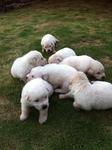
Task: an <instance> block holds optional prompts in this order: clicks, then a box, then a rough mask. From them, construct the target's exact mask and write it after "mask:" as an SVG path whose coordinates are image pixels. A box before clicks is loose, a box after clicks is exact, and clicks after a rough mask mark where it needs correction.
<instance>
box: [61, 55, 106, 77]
mask: <svg viewBox="0 0 112 150" xmlns="http://www.w3.org/2000/svg"><path fill="white" fill-rule="evenodd" d="M60 64H66V65H69V66H72V67H74V68H75V69H77V70H78V71H82V72H84V73H87V74H88V75H91V76H93V77H95V78H96V79H102V78H104V77H105V73H104V66H103V65H102V64H101V63H100V62H99V61H97V60H95V59H93V58H91V57H90V56H87V55H82V56H70V57H68V58H65V59H64V60H63V61H62V62H61V63H60Z"/></svg>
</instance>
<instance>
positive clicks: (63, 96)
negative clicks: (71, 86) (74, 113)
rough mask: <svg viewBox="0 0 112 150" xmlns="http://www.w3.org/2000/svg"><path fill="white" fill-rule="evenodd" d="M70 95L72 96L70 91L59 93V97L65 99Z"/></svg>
mask: <svg viewBox="0 0 112 150" xmlns="http://www.w3.org/2000/svg"><path fill="white" fill-rule="evenodd" d="M68 97H72V96H71V92H68V93H66V94H60V95H59V99H65V98H68Z"/></svg>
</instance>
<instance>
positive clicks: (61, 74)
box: [27, 64, 77, 93]
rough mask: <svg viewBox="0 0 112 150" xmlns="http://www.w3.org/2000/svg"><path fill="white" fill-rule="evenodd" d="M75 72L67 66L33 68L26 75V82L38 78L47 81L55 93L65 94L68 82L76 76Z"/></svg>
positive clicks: (52, 65)
mask: <svg viewBox="0 0 112 150" xmlns="http://www.w3.org/2000/svg"><path fill="white" fill-rule="evenodd" d="M76 73H77V71H76V70H75V69H74V68H73V67H70V66H67V65H58V64H47V65H45V66H43V67H35V68H33V69H32V70H31V72H30V73H29V74H28V75H27V79H28V80H32V79H34V78H37V77H40V78H43V79H44V80H47V81H48V82H49V83H51V84H52V85H53V87H54V88H59V89H56V90H55V92H59V93H66V92H67V91H68V85H69V82H70V80H71V79H72V78H73V77H74V76H75V75H76Z"/></svg>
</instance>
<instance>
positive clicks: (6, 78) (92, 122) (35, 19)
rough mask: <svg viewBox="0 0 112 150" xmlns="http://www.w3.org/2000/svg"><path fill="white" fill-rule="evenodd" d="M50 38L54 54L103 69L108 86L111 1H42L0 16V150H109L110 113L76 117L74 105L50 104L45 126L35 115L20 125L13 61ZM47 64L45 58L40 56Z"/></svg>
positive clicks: (18, 86)
mask: <svg viewBox="0 0 112 150" xmlns="http://www.w3.org/2000/svg"><path fill="white" fill-rule="evenodd" d="M46 33H51V34H53V35H55V36H56V37H57V38H58V39H59V40H60V42H59V46H58V49H60V48H63V47H71V48H73V49H74V50H75V51H76V53H77V55H81V54H87V55H90V56H92V57H93V58H95V59H98V60H99V61H101V62H102V63H103V64H104V66H105V71H106V81H108V82H112V3H111V2H109V1H101V0H100V1H87V0H85V1H84V0H75V1H73V0H71V1H67V0H63V1H59V0H57V1H53V0H52V1H50V0H48V1H42V2H39V3H35V4H33V5H32V6H29V7H26V8H22V9H18V10H13V11H10V12H7V13H1V14H0V150H13V149H16V150H20V149H21V150H111V149H112V110H111V109H110V110H106V111H91V112H85V111H79V112H78V111H76V110H75V109H74V108H73V105H72V103H73V100H72V99H67V100H59V99H58V95H56V94H55V95H53V96H52V98H51V99H50V109H49V116H48V120H47V122H46V123H45V124H44V125H39V123H38V111H36V110H35V109H32V110H31V113H30V117H29V119H28V120H27V121H25V122H20V120H19V115H20V96H21V90H22V87H23V85H24V83H22V82H21V81H19V80H17V79H13V78H12V77H11V75H10V68H11V65H12V63H13V61H14V59H15V58H17V57H19V56H21V55H23V54H25V53H26V52H28V51H30V50H32V49H37V50H39V51H41V45H40V40H41V37H42V36H43V35H44V34H46ZM44 56H45V57H46V58H48V55H47V54H45V53H44Z"/></svg>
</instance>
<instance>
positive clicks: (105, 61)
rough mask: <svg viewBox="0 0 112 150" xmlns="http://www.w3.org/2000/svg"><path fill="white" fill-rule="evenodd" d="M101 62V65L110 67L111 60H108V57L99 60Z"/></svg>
mask: <svg viewBox="0 0 112 150" xmlns="http://www.w3.org/2000/svg"><path fill="white" fill-rule="evenodd" d="M101 62H102V63H103V64H108V65H112V58H110V57H109V56H106V57H103V58H102V59H101Z"/></svg>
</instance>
